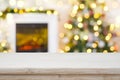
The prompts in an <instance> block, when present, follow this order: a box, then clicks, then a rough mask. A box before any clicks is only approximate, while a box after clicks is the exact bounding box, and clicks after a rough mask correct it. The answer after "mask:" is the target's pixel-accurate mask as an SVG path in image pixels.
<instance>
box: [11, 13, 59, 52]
mask: <svg viewBox="0 0 120 80" xmlns="http://www.w3.org/2000/svg"><path fill="white" fill-rule="evenodd" d="M12 15H13V18H12V20H11V23H10V24H9V25H10V27H9V33H10V36H9V42H10V43H11V46H12V49H13V52H15V53H26V52H27V53H28V52H29V53H40V52H48V53H49V52H53V53H55V52H57V49H58V32H57V28H58V22H57V21H58V20H57V16H55V15H47V14H37V13H34V14H33V13H28V14H22V15H20V14H12Z"/></svg>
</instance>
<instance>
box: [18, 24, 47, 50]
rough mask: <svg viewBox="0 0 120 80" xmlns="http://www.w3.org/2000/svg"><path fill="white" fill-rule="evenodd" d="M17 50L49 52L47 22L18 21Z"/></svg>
mask: <svg viewBox="0 0 120 80" xmlns="http://www.w3.org/2000/svg"><path fill="white" fill-rule="evenodd" d="M16 52H48V27H47V23H41V24H40V23H17V24H16Z"/></svg>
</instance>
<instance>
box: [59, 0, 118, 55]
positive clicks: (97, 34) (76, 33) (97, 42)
mask: <svg viewBox="0 0 120 80" xmlns="http://www.w3.org/2000/svg"><path fill="white" fill-rule="evenodd" d="M107 10H108V7H107V6H106V5H105V2H104V0H78V1H77V2H76V3H75V4H74V5H73V8H72V11H71V13H70V19H69V20H68V22H66V23H65V24H64V27H65V29H66V30H67V31H66V33H64V34H60V36H61V38H62V41H63V42H64V44H65V47H64V49H63V50H64V52H87V53H92V52H116V51H117V47H116V46H115V45H114V43H113V42H111V38H112V37H113V33H112V32H113V30H114V27H115V26H114V24H108V23H106V22H105V20H104V18H105V12H106V11H107Z"/></svg>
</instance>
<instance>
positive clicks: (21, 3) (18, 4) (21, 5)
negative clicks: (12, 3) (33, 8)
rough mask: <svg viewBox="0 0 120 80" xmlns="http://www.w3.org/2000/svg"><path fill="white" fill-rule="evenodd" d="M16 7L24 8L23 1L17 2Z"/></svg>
mask: <svg viewBox="0 0 120 80" xmlns="http://www.w3.org/2000/svg"><path fill="white" fill-rule="evenodd" d="M17 6H18V7H20V8H22V7H23V6H24V1H23V0H18V1H17Z"/></svg>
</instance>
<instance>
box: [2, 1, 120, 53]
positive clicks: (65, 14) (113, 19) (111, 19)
mask: <svg viewBox="0 0 120 80" xmlns="http://www.w3.org/2000/svg"><path fill="white" fill-rule="evenodd" d="M77 1H78V2H80V0H0V15H2V14H3V13H2V11H4V10H5V9H6V8H8V7H9V8H39V9H42V10H44V9H45V10H47V9H48V10H49V9H50V10H51V9H52V10H56V11H57V13H58V22H59V37H60V38H59V51H60V52H97V51H96V50H95V49H93V51H91V50H92V49H91V48H90V49H89V47H88V48H87V49H86V50H84V51H79V50H77V48H76V49H74V50H72V51H70V49H71V48H72V47H73V45H72V46H71V45H68V44H67V43H66V42H67V41H68V42H69V40H70V39H69V40H68V39H67V38H63V37H64V35H65V34H64V33H65V32H66V31H67V30H66V29H65V28H64V26H65V23H66V22H68V21H69V20H70V14H71V11H72V10H73V7H74V6H75V5H79V4H80V3H77ZM81 1H82V0H81ZM83 1H84V0H83ZM86 1H88V0H86ZM89 1H91V2H93V1H95V0H89ZM98 1H100V2H101V3H104V4H106V6H105V8H104V10H105V13H104V16H105V17H104V20H103V21H105V22H106V23H107V24H110V25H111V24H113V25H115V28H114V30H113V31H112V32H114V35H115V37H114V38H112V41H113V42H114V43H115V45H114V46H112V47H111V50H115V48H116V50H115V52H119V51H120V43H119V41H120V38H119V36H120V32H119V30H120V15H119V14H120V5H119V4H120V0H98ZM94 3H96V2H94ZM84 5H85V4H84ZM72 18H73V17H72ZM72 18H71V19H72ZM72 20H73V19H72ZM1 24H2V23H1ZM69 31H70V30H69ZM74 36H75V37H76V38H77V36H76V35H74ZM76 38H75V39H76ZM102 44H105V42H104V41H103V42H102V43H101V45H102ZM116 44H117V45H116ZM66 45H67V46H66ZM100 52H107V51H106V50H104V51H100Z"/></svg>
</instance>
